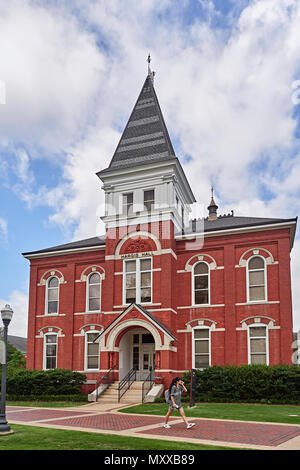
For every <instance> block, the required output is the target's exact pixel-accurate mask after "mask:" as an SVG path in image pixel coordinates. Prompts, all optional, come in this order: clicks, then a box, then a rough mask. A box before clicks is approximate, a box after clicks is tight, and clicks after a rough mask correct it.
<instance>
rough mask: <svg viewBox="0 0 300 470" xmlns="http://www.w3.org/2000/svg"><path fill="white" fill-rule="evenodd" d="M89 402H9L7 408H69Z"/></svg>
mask: <svg viewBox="0 0 300 470" xmlns="http://www.w3.org/2000/svg"><path fill="white" fill-rule="evenodd" d="M87 404H88V402H87V401H86V402H85V401H83V402H81V401H80V402H74V401H38V400H37V401H7V402H6V406H34V407H38V408H43V407H45V408H67V407H68V406H69V407H70V406H72V407H74V406H76V407H77V406H83V405H87Z"/></svg>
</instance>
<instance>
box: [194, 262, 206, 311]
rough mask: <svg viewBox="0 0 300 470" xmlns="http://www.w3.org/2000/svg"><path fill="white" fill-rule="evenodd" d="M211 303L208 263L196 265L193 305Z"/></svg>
mask: <svg viewBox="0 0 300 470" xmlns="http://www.w3.org/2000/svg"><path fill="white" fill-rule="evenodd" d="M209 302H210V295H209V267H208V264H207V263H204V262H200V263H197V264H195V265H194V270H193V305H202V304H204V305H205V304H209Z"/></svg>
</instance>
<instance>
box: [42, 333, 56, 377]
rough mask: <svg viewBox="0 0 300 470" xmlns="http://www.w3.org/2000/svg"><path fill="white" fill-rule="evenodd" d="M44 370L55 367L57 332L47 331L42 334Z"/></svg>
mask: <svg viewBox="0 0 300 470" xmlns="http://www.w3.org/2000/svg"><path fill="white" fill-rule="evenodd" d="M43 364H44V365H43V368H44V370H48V369H56V367H57V334H55V333H47V334H45V336H44V360H43Z"/></svg>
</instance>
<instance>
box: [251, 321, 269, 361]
mask: <svg viewBox="0 0 300 470" xmlns="http://www.w3.org/2000/svg"><path fill="white" fill-rule="evenodd" d="M249 349H250V351H249V363H250V364H268V360H267V328H266V327H265V326H250V327H249Z"/></svg>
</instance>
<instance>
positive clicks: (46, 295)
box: [45, 275, 60, 315]
mask: <svg viewBox="0 0 300 470" xmlns="http://www.w3.org/2000/svg"><path fill="white" fill-rule="evenodd" d="M54 277H56V279H57V280H58V287H57V289H58V299H57V312H54V313H48V289H49V281H50V280H51V279H53V278H54ZM59 286H60V283H59V278H58V277H57V276H55V275H54V276H50V277H48V279H47V281H46V286H45V288H46V292H45V315H59V297H60V295H59V294H60V292H59V291H60V287H59ZM50 289H51V287H50Z"/></svg>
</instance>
